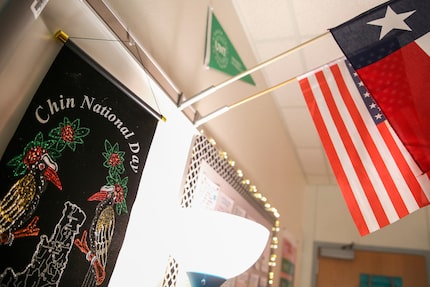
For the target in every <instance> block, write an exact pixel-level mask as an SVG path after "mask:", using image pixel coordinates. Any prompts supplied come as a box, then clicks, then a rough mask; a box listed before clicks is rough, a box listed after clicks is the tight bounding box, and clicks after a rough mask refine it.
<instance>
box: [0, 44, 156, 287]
mask: <svg viewBox="0 0 430 287" xmlns="http://www.w3.org/2000/svg"><path fill="white" fill-rule="evenodd" d="M156 115H157V114H156V112H154V111H153V110H151V108H150V107H149V106H147V105H146V104H145V103H144V102H143V101H141V100H140V99H139V98H137V96H136V95H134V94H133V93H132V92H130V91H129V90H128V89H127V88H126V87H124V86H123V85H122V84H121V83H119V82H118V81H116V80H115V79H114V78H113V77H112V76H110V75H109V74H108V73H107V72H106V71H105V70H103V69H102V68H101V67H100V66H99V65H97V64H96V63H95V62H94V61H93V60H91V59H90V58H89V57H88V56H87V55H86V54H84V53H83V52H82V51H81V50H80V49H79V48H78V47H77V46H76V45H74V44H73V43H72V42H70V41H68V42H66V44H65V45H64V46H63V47H62V49H61V50H60V52H59V54H58V55H57V57H56V59H55V60H54V62H53V64H52V65H51V67H50V69H49V71H48V72H47V74H46V75H45V77H44V79H43V81H42V82H41V84H40V86H39V88H38V89H37V91H36V93H35V95H34V97H33V99H32V100H31V102H30V104H29V106H28V108H27V110H26V112H25V114H24V116H23V118H22V120H21V122H20V123H19V125H18V127H17V129H16V132H15V134H14V135H13V137H12V139H11V140H10V142H9V144H8V146H7V148H6V150H5V152H4V154H3V156H2V158H1V162H0V183H1V184H0V258H1V260H0V286H22V287H24V286H108V283H109V279H110V277H111V274H112V271H113V269H114V267H115V262H116V260H117V257H118V254H119V251H120V249H121V246H122V243H123V239H124V236H125V232H126V229H127V224H128V221H129V214H130V212H131V210H132V207H133V203H134V201H135V198H136V194H137V191H138V185H139V181H140V178H141V174H142V171H143V169H144V166H145V162H146V157H147V154H148V151H149V147H150V145H151V142H152V139H153V135H154V132H155V129H156V126H157V123H158V118H157V116H156Z"/></svg>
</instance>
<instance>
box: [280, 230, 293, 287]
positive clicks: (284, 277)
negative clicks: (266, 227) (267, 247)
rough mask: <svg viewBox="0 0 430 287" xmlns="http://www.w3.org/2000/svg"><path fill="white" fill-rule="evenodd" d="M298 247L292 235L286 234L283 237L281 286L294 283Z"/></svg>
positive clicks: (288, 285)
mask: <svg viewBox="0 0 430 287" xmlns="http://www.w3.org/2000/svg"><path fill="white" fill-rule="evenodd" d="M296 256H297V248H296V246H295V244H294V242H293V239H292V238H291V236H288V235H285V236H284V237H283V239H282V259H281V260H282V262H281V264H282V265H281V273H280V284H279V286H280V287H292V286H293V285H294V271H295V265H296Z"/></svg>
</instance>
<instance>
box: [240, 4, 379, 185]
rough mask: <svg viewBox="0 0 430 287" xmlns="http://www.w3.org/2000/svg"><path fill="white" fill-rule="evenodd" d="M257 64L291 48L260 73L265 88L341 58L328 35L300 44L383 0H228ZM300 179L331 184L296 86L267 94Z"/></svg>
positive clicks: (318, 143) (331, 179)
mask: <svg viewBox="0 0 430 287" xmlns="http://www.w3.org/2000/svg"><path fill="white" fill-rule="evenodd" d="M233 2H234V5H235V7H236V10H237V13H238V15H239V18H240V20H241V22H242V24H243V27H244V29H245V31H246V33H247V36H248V39H249V42H250V43H251V46H252V49H253V51H254V53H255V57H256V58H257V61H258V62H260V63H261V62H264V61H267V60H268V59H271V58H272V57H275V56H277V55H280V54H281V53H284V52H285V51H288V50H290V49H292V48H295V47H300V49H299V50H298V52H296V53H293V54H292V55H291V56H290V55H288V56H286V57H284V58H282V59H281V60H279V61H277V62H276V63H274V64H271V65H270V66H268V67H265V68H264V69H262V72H263V74H264V77H265V79H266V81H267V84H268V85H269V86H274V85H276V84H279V83H281V82H283V81H285V80H287V79H290V78H292V77H295V76H299V75H302V74H304V73H306V72H309V71H311V70H312V69H315V68H317V67H319V66H321V65H324V64H326V63H329V62H330V61H333V60H336V59H338V58H340V57H342V53H341V51H340V49H339V48H338V47H337V45H336V43H335V41H334V39H333V38H332V37H331V35H330V34H328V35H326V36H323V37H322V38H318V39H317V40H315V41H313V42H311V43H310V44H308V45H305V46H303V47H302V46H301V44H302V43H304V42H306V41H308V40H310V39H314V38H316V37H318V36H320V35H323V34H324V33H326V32H327V31H328V29H330V28H333V27H335V26H337V25H340V24H342V23H343V22H345V21H347V20H349V19H351V18H353V17H354V16H357V15H358V14H360V13H362V12H364V11H366V10H368V9H370V8H372V7H374V6H377V5H378V4H381V3H383V2H385V1H381V0H366V1H345V0H325V1H315V0H267V1H261V0H233ZM272 96H273V97H274V99H275V102H276V104H277V107H278V109H279V112H280V113H281V114H282V118H283V120H284V125H285V129H286V130H287V132H288V134H289V136H290V138H291V140H292V142H293V145H294V148H295V150H296V153H297V157H298V160H299V162H300V164H301V167H302V169H303V172H304V174H305V177H306V179H307V181H308V183H310V184H334V183H335V182H336V181H335V178H334V176H333V173H332V170H331V168H330V166H329V163H328V161H327V158H326V156H325V153H324V150H323V148H322V146H321V142H320V140H319V137H318V134H317V132H316V130H315V127H314V125H313V122H312V119H311V117H310V114H309V112H308V110H307V107H306V104H305V102H304V99H303V97H302V95H301V93H300V91H299V89H298V86H297V85H286V86H284V87H282V88H279V89H278V90H276V91H275V92H272Z"/></svg>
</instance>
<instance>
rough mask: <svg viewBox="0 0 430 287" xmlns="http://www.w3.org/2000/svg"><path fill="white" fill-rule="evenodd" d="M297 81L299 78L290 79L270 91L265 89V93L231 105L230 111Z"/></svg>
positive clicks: (259, 93) (262, 92)
mask: <svg viewBox="0 0 430 287" xmlns="http://www.w3.org/2000/svg"><path fill="white" fill-rule="evenodd" d="M296 79H297V77H294V78H290V79H288V80H286V81H283V82H282V83H279V84H277V85H275V86H273V87H270V88H268V89H265V90H263V91H261V92H258V93H256V94H254V95H251V96H249V97H247V98H245V99H243V100H240V101H238V102H236V103H234V104H232V105H230V106H229V109H234V108H236V107H238V106H240V105H242V104H245V103H247V102H250V101H252V100H255V99H256V98H258V97H261V96H263V95H265V94H267V93H270V92H272V91H274V90H276V89H279V88H281V87H283V86H285V85H288V84H289V83H291V82H293V81H295V80H296Z"/></svg>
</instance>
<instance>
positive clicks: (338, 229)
mask: <svg viewBox="0 0 430 287" xmlns="http://www.w3.org/2000/svg"><path fill="white" fill-rule="evenodd" d="M306 202H307V205H306V209H305V214H306V216H305V221H304V226H305V227H304V228H305V234H304V238H305V240H304V242H303V248H304V250H303V254H302V256H303V263H302V273H301V274H300V275H299V276H300V280H301V282H302V285H301V286H312V285H311V284H312V281H311V279H312V264H313V262H312V260H313V252H314V250H313V248H314V242H327V243H339V244H345V245H347V244H350V243H354V244H355V245H358V246H366V247H371V248H376V249H378V248H382V249H386V248H389V249H390V250H396V249H397V250H403V251H404V250H408V249H409V250H414V251H416V250H422V251H423V252H427V251H429V250H430V225H429V222H430V210H429V209H428V208H422V209H420V210H418V211H416V212H414V213H412V214H410V215H408V216H406V217H405V218H403V219H401V220H399V221H397V222H396V223H394V224H391V225H389V226H387V227H385V228H382V229H381V230H378V231H376V232H373V233H371V234H369V235H366V236H363V237H362V236H360V234H359V233H358V231H357V228H356V227H355V224H354V222H353V220H352V217H351V215H350V213H349V211H348V209H347V206H346V203H345V201H344V199H343V197H342V194H341V191H340V190H339V188H338V187H337V186H309V188H308V192H307V196H306ZM328 206H330V208H328Z"/></svg>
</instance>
